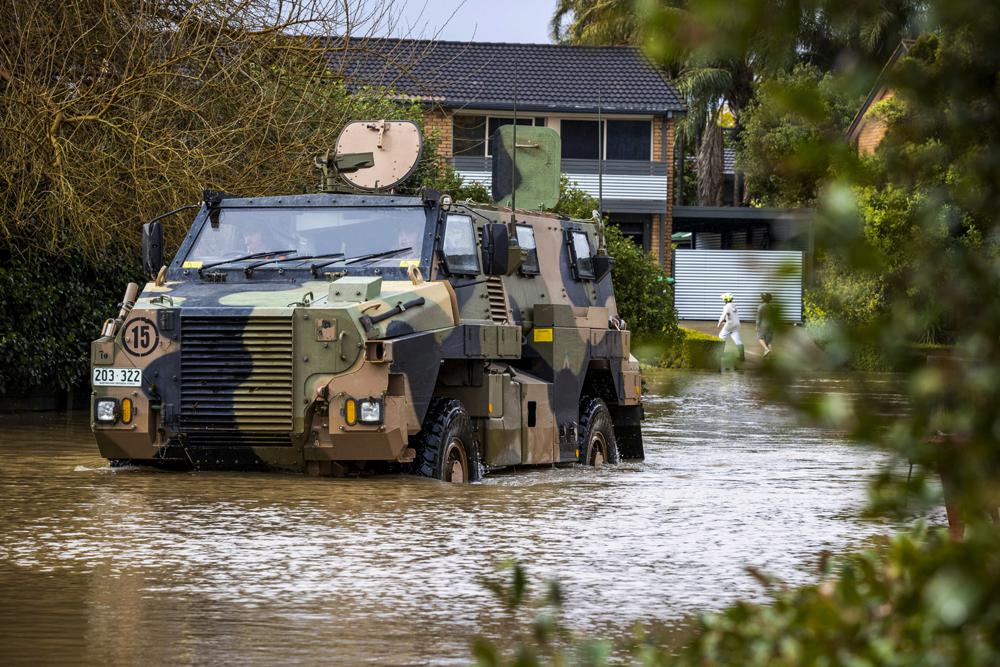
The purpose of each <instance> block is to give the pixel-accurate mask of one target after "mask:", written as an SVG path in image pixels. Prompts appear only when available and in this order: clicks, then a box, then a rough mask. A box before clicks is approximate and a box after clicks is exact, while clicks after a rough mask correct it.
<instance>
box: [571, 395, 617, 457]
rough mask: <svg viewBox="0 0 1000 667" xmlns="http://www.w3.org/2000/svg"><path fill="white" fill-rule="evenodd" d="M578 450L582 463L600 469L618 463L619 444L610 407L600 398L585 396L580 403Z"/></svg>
mask: <svg viewBox="0 0 1000 667" xmlns="http://www.w3.org/2000/svg"><path fill="white" fill-rule="evenodd" d="M578 432H579V434H580V435H579V441H578V444H577V448H578V449H579V451H580V459H579V460H580V463H583V464H585V465H589V466H594V467H595V468H600V467H601V466H603V465H604V464H606V463H610V464H615V463H618V460H619V457H618V443H617V442H616V441H615V429H614V424H613V423H612V421H611V412H610V411H609V410H608V406H607V405H605V404H604V401H602V400H601V399H599V398H594V397H592V396H585V397H584V398H583V400H582V401H580V428H579V431H578Z"/></svg>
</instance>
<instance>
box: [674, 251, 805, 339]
mask: <svg viewBox="0 0 1000 667" xmlns="http://www.w3.org/2000/svg"><path fill="white" fill-rule="evenodd" d="M674 279H675V281H676V282H675V284H674V306H675V307H676V308H677V316H678V317H679V318H680V319H682V320H716V319H718V318H719V313H720V312H721V311H722V301H721V299H719V295H720V294H722V293H723V292H732V293H733V296H735V297H736V303H737V305H738V306H739V307H740V319H742V320H743V321H744V322H750V321H753V320H754V318H755V317H756V315H757V306H758V305H760V295H761V292H770V293H771V294H772V295H774V303H776V304H778V305H779V306H780V307H781V312H782V313H783V315H784V318H785V319H786V320H787V321H789V322H801V321H802V253H801V252H799V251H786V250H676V251H674Z"/></svg>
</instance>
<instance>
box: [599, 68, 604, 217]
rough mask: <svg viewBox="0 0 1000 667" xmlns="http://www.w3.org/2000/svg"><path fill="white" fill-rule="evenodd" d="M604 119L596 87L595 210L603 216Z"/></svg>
mask: <svg viewBox="0 0 1000 667" xmlns="http://www.w3.org/2000/svg"><path fill="white" fill-rule="evenodd" d="M604 139H605V137H604V121H603V120H602V117H601V89H600V88H598V89H597V211H598V212H599V213H600V214H601V217H602V218H603V217H604Z"/></svg>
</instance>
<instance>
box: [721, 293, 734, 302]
mask: <svg viewBox="0 0 1000 667" xmlns="http://www.w3.org/2000/svg"><path fill="white" fill-rule="evenodd" d="M719 296H720V297H721V298H722V300H723V301H725V302H726V303H729V302H730V301H732V300H733V294H732V292H725V293H723V294H720V295H719Z"/></svg>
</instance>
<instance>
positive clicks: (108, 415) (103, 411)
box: [94, 398, 118, 424]
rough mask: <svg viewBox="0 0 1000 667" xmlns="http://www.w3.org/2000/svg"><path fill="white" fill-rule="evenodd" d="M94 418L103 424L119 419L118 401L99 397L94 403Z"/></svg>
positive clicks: (112, 422)
mask: <svg viewBox="0 0 1000 667" xmlns="http://www.w3.org/2000/svg"><path fill="white" fill-rule="evenodd" d="M94 419H96V420H97V421H99V422H101V423H102V424H114V423H115V422H116V421H118V401H117V400H115V399H113V398H99V399H97V402H96V403H94Z"/></svg>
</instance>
